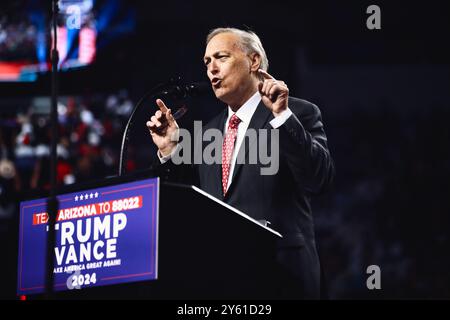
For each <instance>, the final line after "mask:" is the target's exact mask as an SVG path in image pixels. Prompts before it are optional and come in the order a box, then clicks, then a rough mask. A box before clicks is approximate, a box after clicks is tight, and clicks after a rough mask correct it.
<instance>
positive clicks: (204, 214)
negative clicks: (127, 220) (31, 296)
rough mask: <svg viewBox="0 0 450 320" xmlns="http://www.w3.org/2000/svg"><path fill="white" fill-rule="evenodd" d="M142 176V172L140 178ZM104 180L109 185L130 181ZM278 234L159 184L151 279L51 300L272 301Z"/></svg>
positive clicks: (183, 189)
mask: <svg viewBox="0 0 450 320" xmlns="http://www.w3.org/2000/svg"><path fill="white" fill-rule="evenodd" d="M141 177H142V176H141ZM133 179H135V178H133V177H127V178H117V177H116V178H113V179H109V181H108V183H107V184H109V185H111V184H114V183H119V182H124V181H133ZM280 238H281V235H280V234H279V233H277V232H276V231H274V230H272V229H270V228H269V227H267V226H265V225H264V224H263V223H261V222H259V221H256V220H254V219H252V218H251V217H249V216H247V215H246V214H245V213H243V212H240V211H239V210H237V209H235V208H233V207H231V206H229V205H227V204H226V203H224V202H222V201H220V200H218V199H216V198H214V197H212V196H210V195H209V194H207V193H206V192H204V191H203V190H201V189H199V188H197V187H195V186H191V185H182V184H173V183H169V182H160V190H159V226H158V249H157V250H158V251H157V256H158V262H157V265H158V267H157V268H158V277H157V279H156V280H150V281H141V282H132V283H125V284H117V285H110V286H103V287H92V288H84V289H81V290H75V289H74V290H69V291H62V292H55V293H54V295H53V296H54V297H55V298H56V299H152V300H166V299H183V300H186V299H276V297H275V296H274V295H275V293H274V292H275V291H274V288H275V286H276V280H275V279H276V277H274V274H275V273H276V270H277V266H276V263H275V246H276V243H277V240H278V239H280Z"/></svg>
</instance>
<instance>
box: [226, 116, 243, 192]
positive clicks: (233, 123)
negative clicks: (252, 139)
mask: <svg viewBox="0 0 450 320" xmlns="http://www.w3.org/2000/svg"><path fill="white" fill-rule="evenodd" d="M239 122H241V119H239V118H238V117H237V116H236V115H235V114H233V115H232V116H231V118H230V121H229V122H228V129H227V133H226V134H225V138H224V139H223V144H222V190H223V195H224V196H225V194H226V193H227V185H228V176H229V175H230V165H231V156H232V155H233V150H234V143H235V141H236V136H237V131H238V126H239Z"/></svg>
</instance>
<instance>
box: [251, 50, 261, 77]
mask: <svg viewBox="0 0 450 320" xmlns="http://www.w3.org/2000/svg"><path fill="white" fill-rule="evenodd" d="M260 67H261V56H260V55H259V54H257V53H256V52H253V53H251V54H250V71H252V72H258V70H259V69H260Z"/></svg>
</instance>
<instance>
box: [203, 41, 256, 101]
mask: <svg viewBox="0 0 450 320" xmlns="http://www.w3.org/2000/svg"><path fill="white" fill-rule="evenodd" d="M204 63H205V66H206V68H207V73H208V78H209V80H210V81H211V84H212V88H213V90H214V93H215V95H216V97H217V98H218V99H220V100H222V101H223V102H225V103H227V104H228V105H230V106H232V107H233V106H237V107H240V105H242V103H244V102H245V101H246V100H247V99H248V98H250V96H251V94H253V93H254V92H253V91H254V88H253V84H254V79H253V78H252V75H251V64H252V63H251V59H250V57H249V56H248V55H247V54H246V53H245V52H244V51H243V50H242V49H241V47H240V46H239V37H238V36H237V35H235V34H233V33H220V34H218V35H216V36H214V37H213V38H212V39H211V40H210V41H209V43H208V45H207V46H206V50H205V56H204Z"/></svg>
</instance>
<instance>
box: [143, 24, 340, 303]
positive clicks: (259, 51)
mask: <svg viewBox="0 0 450 320" xmlns="http://www.w3.org/2000/svg"><path fill="white" fill-rule="evenodd" d="M204 63H205V66H206V68H207V74H208V77H209V79H210V81H211V85H212V88H213V90H214V93H215V95H216V97H217V98H218V99H220V100H221V101H223V102H224V103H226V104H227V105H228V107H227V108H226V109H225V110H224V112H222V113H220V114H219V115H218V116H217V117H215V118H214V119H213V120H211V121H210V122H209V123H208V124H207V125H206V126H204V127H203V130H204V131H205V130H207V129H213V128H214V129H219V130H220V131H221V132H222V133H223V135H224V137H223V142H222V148H221V150H220V153H221V154H220V157H219V158H220V159H221V160H222V161H221V162H220V163H218V164H205V163H201V164H198V165H196V166H195V167H196V169H195V177H196V181H197V183H198V185H199V187H200V188H202V189H203V190H205V191H206V192H208V193H210V194H211V195H213V196H215V197H217V198H218V199H221V200H223V201H225V202H226V203H228V204H230V205H231V206H233V207H235V208H237V209H239V210H241V211H243V212H244V213H246V214H248V215H250V216H251V217H253V218H255V219H256V220H265V221H270V223H271V227H272V228H273V229H275V230H277V231H278V232H280V233H281V234H282V236H283V238H282V239H281V240H280V241H279V243H278V245H277V252H276V258H277V261H278V262H279V266H280V270H279V272H278V277H279V284H280V286H279V292H278V294H280V295H279V297H285V298H308V299H316V298H319V296H320V264H319V259H318V255H317V250H316V245H315V236H314V225H313V219H312V212H311V207H310V197H311V195H313V194H318V193H321V192H323V191H324V190H325V189H326V188H327V187H328V186H329V185H330V183H331V181H332V178H333V175H334V166H333V161H332V159H331V156H330V153H329V151H328V146H327V138H326V135H325V131H324V127H323V123H322V120H321V114H320V111H319V108H318V107H317V106H315V105H314V104H312V103H310V102H307V101H305V100H301V99H297V98H293V97H289V89H288V87H287V85H286V84H285V83H284V82H283V81H280V80H277V79H275V78H274V77H272V76H271V75H270V74H268V73H267V68H268V60H267V57H266V54H265V51H264V48H263V47H262V44H261V42H260V40H259V38H258V36H257V35H256V34H254V33H253V32H249V31H243V30H239V29H234V28H219V29H215V30H213V31H211V32H210V34H209V35H208V37H207V46H206V50H205V55H204ZM156 103H157V105H158V106H159V108H160V110H158V111H157V112H156V113H155V115H154V116H152V117H151V119H150V121H148V122H147V127H148V128H149V130H150V133H151V136H152V139H153V141H154V143H155V144H156V146H157V147H158V157H159V158H160V161H161V162H162V163H164V165H169V166H172V167H175V166H174V164H173V163H171V162H172V161H171V158H172V157H174V155H175V153H176V152H178V151H179V147H180V144H178V140H177V139H173V138H172V139H171V137H174V136H177V132H178V130H179V128H178V125H177V123H176V121H175V119H174V118H173V116H172V112H171V110H170V109H169V108H167V106H166V105H165V104H164V102H163V101H161V100H159V99H158V100H157V101H156ZM260 129H267V130H269V131H270V130H277V133H278V136H275V137H277V138H278V139H277V140H278V141H275V146H276V147H278V148H279V154H277V155H278V156H279V159H278V161H279V165H278V168H277V170H276V172H275V174H268V175H264V174H262V171H261V169H262V167H264V166H263V165H262V164H261V163H257V164H249V157H250V156H249V152H248V150H249V148H248V147H249V145H248V144H246V141H245V136H246V132H247V133H248V132H249V131H251V130H256V131H257V130H260ZM258 132H259V131H258ZM267 137H269V138H268V140H267V143H268V145H272V146H273V145H274V144H273V143H272V142H273V141H271V139H273V138H272V135H267ZM258 138H259V136H258ZM250 140H251V139H250ZM247 142H249V143H250V145H251V144H252V143H253V144H254V143H256V142H255V141H253V142H252V141H247ZM246 146H247V148H246ZM204 147H205V145H203V150H204ZM272 151H273V150H272ZM239 157H241V158H239ZM237 159H244V160H246V161H243V162H244V163H241V162H242V161H237ZM174 171H176V170H174Z"/></svg>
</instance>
